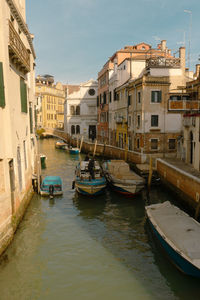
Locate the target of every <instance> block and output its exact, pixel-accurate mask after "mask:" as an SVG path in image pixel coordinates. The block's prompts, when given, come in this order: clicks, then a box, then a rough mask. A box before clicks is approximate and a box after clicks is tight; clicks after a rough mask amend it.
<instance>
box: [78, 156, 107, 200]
mask: <svg viewBox="0 0 200 300" xmlns="http://www.w3.org/2000/svg"><path fill="white" fill-rule="evenodd" d="M89 164H90V161H81V162H79V164H78V165H77V167H76V171H75V180H74V182H73V187H75V189H76V191H77V192H78V193H80V194H83V195H87V196H96V195H99V194H102V193H103V192H105V188H106V179H105V177H104V176H103V173H102V169H101V167H100V165H99V162H98V161H94V167H93V170H92V172H91V169H90V165H89Z"/></svg>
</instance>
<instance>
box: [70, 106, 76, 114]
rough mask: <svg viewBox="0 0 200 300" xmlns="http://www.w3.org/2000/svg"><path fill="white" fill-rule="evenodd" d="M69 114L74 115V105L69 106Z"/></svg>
mask: <svg viewBox="0 0 200 300" xmlns="http://www.w3.org/2000/svg"><path fill="white" fill-rule="evenodd" d="M70 115H72V116H74V115H75V109H74V106H73V105H72V106H70Z"/></svg>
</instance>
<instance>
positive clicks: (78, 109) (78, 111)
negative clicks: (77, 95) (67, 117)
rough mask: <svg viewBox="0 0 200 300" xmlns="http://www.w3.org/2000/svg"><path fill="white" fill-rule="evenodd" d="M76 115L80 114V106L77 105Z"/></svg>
mask: <svg viewBox="0 0 200 300" xmlns="http://www.w3.org/2000/svg"><path fill="white" fill-rule="evenodd" d="M76 115H80V106H79V105H78V106H76Z"/></svg>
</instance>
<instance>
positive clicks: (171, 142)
mask: <svg viewBox="0 0 200 300" xmlns="http://www.w3.org/2000/svg"><path fill="white" fill-rule="evenodd" d="M175 149H176V140H175V139H169V150H175Z"/></svg>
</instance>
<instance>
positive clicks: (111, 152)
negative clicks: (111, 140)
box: [45, 130, 147, 164]
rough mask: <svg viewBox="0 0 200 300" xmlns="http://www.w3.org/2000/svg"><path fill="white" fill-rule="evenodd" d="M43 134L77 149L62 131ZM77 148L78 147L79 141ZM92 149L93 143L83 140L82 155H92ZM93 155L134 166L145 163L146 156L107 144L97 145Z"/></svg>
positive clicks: (74, 143)
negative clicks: (122, 160)
mask: <svg viewBox="0 0 200 300" xmlns="http://www.w3.org/2000/svg"><path fill="white" fill-rule="evenodd" d="M45 134H52V135H54V136H55V137H59V138H62V139H63V140H64V141H66V142H67V143H69V144H70V145H72V146H73V147H77V140H76V139H73V138H71V137H70V136H69V135H68V134H67V133H65V132H63V131H58V130H53V131H49V130H47V131H46V132H45ZM78 146H80V140H79V145H78ZM94 147H95V143H92V142H90V141H84V140H83V143H82V148H81V151H82V152H84V153H94ZM95 155H97V156H102V157H107V158H115V159H125V160H126V161H128V162H130V163H135V164H141V163H145V162H146V161H147V156H146V155H144V154H141V153H138V152H135V151H130V150H125V149H121V148H118V147H114V146H111V145H107V144H97V145H96V151H95Z"/></svg>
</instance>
